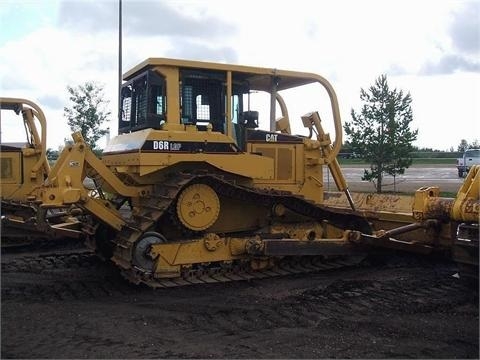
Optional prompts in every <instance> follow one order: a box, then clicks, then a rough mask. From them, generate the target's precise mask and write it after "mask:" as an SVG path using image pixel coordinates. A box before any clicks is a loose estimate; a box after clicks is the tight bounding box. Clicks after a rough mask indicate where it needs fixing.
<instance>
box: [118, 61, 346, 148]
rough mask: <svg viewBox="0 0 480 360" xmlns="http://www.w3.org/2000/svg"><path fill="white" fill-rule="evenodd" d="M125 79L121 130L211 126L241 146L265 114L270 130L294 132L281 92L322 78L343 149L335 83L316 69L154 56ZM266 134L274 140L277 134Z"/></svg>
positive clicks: (182, 129)
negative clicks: (256, 104)
mask: <svg viewBox="0 0 480 360" xmlns="http://www.w3.org/2000/svg"><path fill="white" fill-rule="evenodd" d="M124 80H125V83H124V84H123V86H122V90H121V95H122V96H121V114H122V116H121V118H120V119H119V124H118V131H119V134H126V133H130V132H135V131H139V130H144V129H157V130H174V131H185V130H186V129H188V130H190V131H193V130H196V131H206V130H211V131H213V132H218V133H222V134H225V135H228V136H230V137H231V138H232V139H233V140H234V142H235V144H236V145H237V146H238V148H239V149H241V150H242V151H246V149H247V147H246V142H247V141H248V136H247V133H248V132H249V131H251V130H252V129H257V128H259V125H260V122H259V115H260V114H261V115H262V116H263V117H262V118H267V119H269V126H267V129H265V130H266V131H267V132H281V133H284V134H290V132H291V127H290V120H289V118H288V111H287V107H286V104H285V101H284V100H283V98H282V96H281V92H282V91H283V90H290V89H294V88H297V87H301V86H303V85H309V84H314V83H318V84H320V85H321V87H323V88H324V89H326V92H327V94H328V95H329V96H330V103H331V104H330V105H331V108H332V112H333V116H332V117H333V120H334V122H335V140H336V143H337V144H338V148H339V147H340V146H341V142H342V139H341V134H342V132H341V125H340V118H339V112H338V105H337V100H336V97H335V93H334V91H333V88H332V87H331V85H330V84H329V83H328V82H327V81H326V80H325V79H324V78H322V77H320V76H318V75H316V74H310V73H302V72H292V71H281V70H276V69H267V68H256V67H248V66H240V65H227V64H218V63H208V62H198V61H187V60H177V59H165V58H150V59H147V60H145V61H144V62H142V63H140V64H139V65H138V66H136V67H134V68H133V69H132V70H130V71H129V72H127V73H126V74H125V76H124ZM260 93H261V94H263V95H264V96H266V98H267V101H266V102H267V104H266V106H263V107H262V108H261V109H257V108H252V106H251V104H252V101H251V97H255V96H257V94H260ZM307 111H312V109H308V110H306V112H307ZM277 115H279V116H277ZM302 115H303V114H302ZM298 120H300V119H298ZM304 126H306V127H309V128H310V129H311V128H312V124H305V123H304ZM311 135H312V133H311V132H310V137H311ZM265 136H266V135H265ZM267 138H268V139H267V140H272V141H274V139H275V137H274V136H272V137H270V136H267ZM337 152H338V151H337Z"/></svg>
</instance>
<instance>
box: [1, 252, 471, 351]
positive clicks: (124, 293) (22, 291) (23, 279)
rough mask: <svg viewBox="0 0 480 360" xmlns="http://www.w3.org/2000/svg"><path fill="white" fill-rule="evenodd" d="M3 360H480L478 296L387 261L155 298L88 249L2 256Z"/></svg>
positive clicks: (443, 266) (435, 270) (429, 272)
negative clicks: (246, 359) (467, 359)
mask: <svg viewBox="0 0 480 360" xmlns="http://www.w3.org/2000/svg"><path fill="white" fill-rule="evenodd" d="M1 262H2V273H1V281H2V283H1V285H2V287H1V290H2V291H1V294H2V299H1V358H2V359H6V358H56V359H60V358H122V359H124V358H129V359H133V358H262V359H263V358H289V359H291V358H356V359H366V358H382V359H387V358H435V359H440V358H445V359H452V358H471V359H478V358H479V317H478V288H477V289H473V288H471V287H469V286H466V285H465V284H464V282H462V281H461V279H458V277H456V276H455V274H456V272H457V269H456V266H455V265H454V264H452V263H451V262H449V261H447V260H442V259H427V258H417V257H414V256H412V255H408V256H406V255H401V254H394V255H393V254H390V255H385V256H376V257H374V258H372V257H370V258H367V259H366V260H364V261H363V262H362V263H360V264H359V265H356V266H354V267H347V268H341V269H336V270H328V271H324V272H318V273H312V274H303V275H302V274H299V275H294V276H288V277H282V278H272V279H256V280H250V281H241V282H234V283H233V282H232V283H217V284H202V285H191V286H187V287H181V288H170V289H157V290H152V289H149V288H146V287H142V286H135V285H130V284H128V283H126V282H125V281H124V280H123V279H122V278H121V276H120V275H119V274H118V273H117V270H116V269H115V268H113V267H112V266H111V265H109V264H107V263H103V262H101V261H100V260H98V259H97V258H96V257H95V256H94V255H93V254H90V253H88V252H85V251H83V250H81V249H75V250H65V251H63V252H62V251H56V252H55V253H51V252H50V253H49V252H44V253H42V252H35V253H31V252H30V253H4V254H2V259H1Z"/></svg>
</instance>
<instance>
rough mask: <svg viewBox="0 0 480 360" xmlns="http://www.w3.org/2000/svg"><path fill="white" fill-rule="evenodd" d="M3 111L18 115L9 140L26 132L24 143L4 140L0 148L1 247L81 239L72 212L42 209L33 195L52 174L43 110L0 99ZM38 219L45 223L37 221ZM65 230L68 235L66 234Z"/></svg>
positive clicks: (13, 100) (23, 100)
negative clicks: (72, 238)
mask: <svg viewBox="0 0 480 360" xmlns="http://www.w3.org/2000/svg"><path fill="white" fill-rule="evenodd" d="M0 110H1V112H2V113H3V112H14V113H15V114H16V116H14V117H15V118H16V119H15V120H16V121H18V123H17V124H15V125H16V126H15V127H13V123H12V124H10V125H11V126H12V127H11V129H7V133H8V135H9V136H12V135H13V134H10V132H11V131H13V132H15V134H16V135H17V137H16V138H17V139H18V138H19V137H18V136H19V135H18V133H21V131H20V132H19V131H18V128H19V127H20V128H22V127H23V128H24V131H25V133H24V136H23V139H22V140H23V141H21V142H4V141H3V139H2V141H1V144H0V146H1V149H0V162H1V173H0V179H1V189H0V197H1V216H2V232H1V234H2V247H8V246H19V245H27V244H32V243H34V242H40V241H43V240H49V239H52V238H56V239H60V238H62V237H63V236H64V235H68V236H69V237H72V236H74V235H75V237H77V238H78V237H81V236H82V233H81V232H80V231H78V232H77V233H76V234H75V233H74V232H73V231H72V230H73V229H74V228H76V227H77V228H78V226H79V223H78V221H77V219H76V218H75V217H73V216H71V214H70V211H66V210H69V209H62V210H60V209H47V208H43V207H40V206H38V205H39V204H38V200H37V198H36V196H35V195H34V194H33V192H34V191H35V189H37V188H38V187H39V186H41V185H42V184H43V183H44V181H45V179H46V178H47V176H48V174H49V173H50V165H49V161H48V158H47V146H46V143H47V120H46V118H45V114H44V113H43V111H42V109H41V108H40V107H39V106H38V105H37V104H35V103H34V102H32V101H30V100H26V99H20V98H4V97H0ZM4 116H5V114H4ZM18 118H21V121H20V120H18ZM0 121H1V116H0ZM22 123H23V126H22ZM39 129H40V131H39ZM2 130H6V129H5V128H3V129H2ZM3 135H5V133H3ZM14 137H15V136H14ZM37 218H41V219H42V221H37ZM40 224H46V225H48V226H43V227H42V226H41V225H40ZM63 229H67V232H66V233H64V232H63Z"/></svg>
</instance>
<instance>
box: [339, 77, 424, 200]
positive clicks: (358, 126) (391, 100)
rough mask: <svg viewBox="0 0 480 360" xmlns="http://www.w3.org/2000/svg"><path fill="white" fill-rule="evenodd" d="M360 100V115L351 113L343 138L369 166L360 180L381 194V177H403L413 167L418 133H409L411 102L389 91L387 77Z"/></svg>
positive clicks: (402, 95)
mask: <svg viewBox="0 0 480 360" xmlns="http://www.w3.org/2000/svg"><path fill="white" fill-rule="evenodd" d="M360 100H362V101H363V102H364V104H363V106H362V108H361V111H360V113H357V112H355V110H354V109H352V111H351V116H352V121H351V122H346V123H345V126H344V129H345V134H346V135H347V137H348V138H349V139H348V140H349V143H350V144H351V146H352V149H353V150H354V152H355V153H357V154H358V155H360V156H361V157H362V158H363V159H365V161H367V162H368V163H369V164H370V170H367V169H365V171H364V175H363V177H362V180H367V181H372V182H373V183H374V184H375V187H376V190H377V192H378V193H381V192H382V182H383V177H384V175H386V174H388V175H391V176H394V177H395V176H396V175H397V174H403V173H404V172H405V169H406V168H408V167H409V166H410V165H411V164H412V158H411V152H412V151H413V145H412V142H413V141H415V140H416V139H417V135H418V130H411V129H410V123H411V122H412V120H413V115H412V108H411V102H412V98H411V95H410V93H408V94H406V95H404V93H403V91H402V90H400V91H399V90H397V89H394V90H390V88H389V86H388V82H387V76H386V75H381V76H380V77H378V78H377V79H376V81H375V85H373V86H371V87H370V88H369V89H368V92H367V91H365V90H364V89H361V90H360Z"/></svg>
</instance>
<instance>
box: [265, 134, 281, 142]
mask: <svg viewBox="0 0 480 360" xmlns="http://www.w3.org/2000/svg"><path fill="white" fill-rule="evenodd" d="M277 136H278V134H266V135H265V141H267V142H276V141H277Z"/></svg>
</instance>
